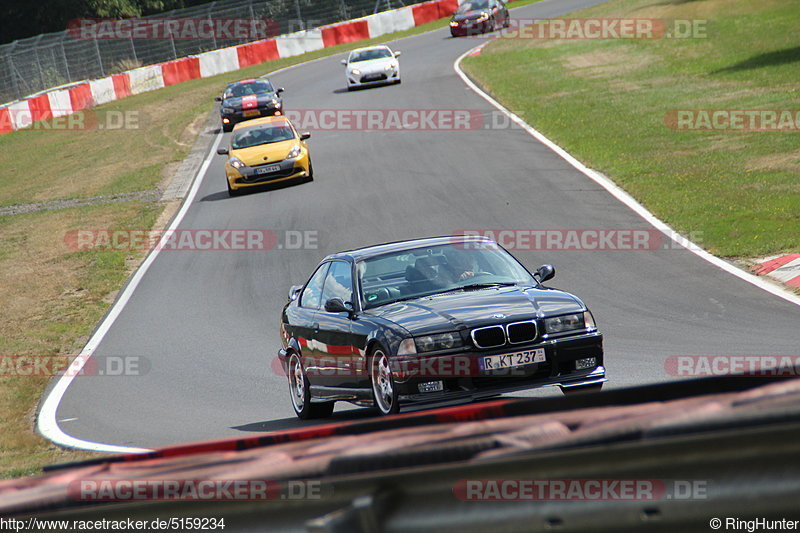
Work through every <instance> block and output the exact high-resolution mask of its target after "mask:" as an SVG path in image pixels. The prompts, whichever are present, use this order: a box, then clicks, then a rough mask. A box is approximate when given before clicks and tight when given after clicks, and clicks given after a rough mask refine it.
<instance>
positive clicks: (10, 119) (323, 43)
mask: <svg viewBox="0 0 800 533" xmlns="http://www.w3.org/2000/svg"><path fill="white" fill-rule="evenodd" d="M458 4H459V0H430V1H428V2H423V3H421V4H414V5H410V6H405V7H401V8H398V9H392V10H389V11H383V12H381V13H375V14H374V15H368V16H366V17H361V18H358V19H353V20H347V21H343V22H338V23H336V24H331V25H329V26H322V27H320V28H315V29H313V30H307V31H306V30H304V31H300V32H295V33H290V34H287V35H281V36H278V37H275V38H272V39H264V40H261V41H254V42H251V43H246V44H241V45H238V46H232V47H229V48H221V49H218V50H213V51H210V52H204V53H202V54H197V55H193V56H188V57H183V58H179V59H175V60H174V61H167V62H165V63H158V64H156V65H148V66H145V67H140V68H137V69H133V70H129V71H127V72H122V73H120V74H114V75H112V76H108V77H105V78H102V79H99V80H86V81H82V82H77V83H72V84H68V85H64V86H62V87H55V88H53V89H50V90H47V91H43V92H41V93H37V94H35V95H31V96H28V97H26V98H23V99H21V100H17V101H15V102H10V103H7V104H2V105H0V135H2V134H5V133H11V132H12V131H16V130H20V129H23V128H27V127H29V126H31V125H32V124H33V123H34V122H41V121H44V120H49V119H52V118H57V117H62V116H67V115H71V114H73V113H76V112H78V111H81V110H83V109H87V108H91V107H94V106H98V105H101V104H105V103H108V102H111V101H114V100H119V99H121V98H126V97H128V96H132V95H136V94H141V93H144V92H147V91H154V90H157V89H161V88H163V87H168V86H170V85H175V84H178V83H183V82H186V81H190V80H194V79H199V78H208V77H210V76H216V75H218V74H223V73H226V72H233V71H236V70H239V69H241V68H244V67H249V66H251V65H259V64H261V63H265V62H267V61H272V60H275V59H281V58H286V57H292V56H296V55H300V54H304V53H306V52H313V51H315V50H322V49H323V48H329V47H331V46H336V45H340V44H347V43H354V42H358V41H363V40H366V39H372V38H374V37H379V36H382V35H387V34H390V33H395V32H398V31H403V30H408V29H411V28H414V27H416V26H422V25H423V24H427V23H429V22H433V21H435V20H439V19H442V18H447V17H449V16H450V15H452V14H453V12H454V11H455V10H456V9H457V8H458Z"/></svg>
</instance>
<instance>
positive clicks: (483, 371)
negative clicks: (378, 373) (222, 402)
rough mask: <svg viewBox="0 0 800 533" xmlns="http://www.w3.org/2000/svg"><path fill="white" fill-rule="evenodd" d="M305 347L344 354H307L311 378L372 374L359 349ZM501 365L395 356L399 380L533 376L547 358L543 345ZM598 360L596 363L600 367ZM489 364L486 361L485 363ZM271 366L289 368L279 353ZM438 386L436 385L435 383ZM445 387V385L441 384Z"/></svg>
mask: <svg viewBox="0 0 800 533" xmlns="http://www.w3.org/2000/svg"><path fill="white" fill-rule="evenodd" d="M304 347H305V348H308V349H309V350H310V351H314V350H319V351H322V352H327V353H331V354H334V353H337V352H339V353H340V355H329V356H328V355H319V356H315V355H304V356H303V369H304V370H305V373H306V375H307V376H310V377H323V378H325V377H366V376H368V375H369V370H368V369H367V363H366V358H365V357H364V356H363V355H356V354H353V352H355V351H357V348H355V347H350V346H330V345H326V344H323V343H320V342H319V341H314V340H312V341H304ZM498 357H499V358H500V359H498V362H497V366H496V367H495V368H490V367H486V366H481V363H480V362H479V360H478V358H477V357H475V356H474V355H473V356H471V355H446V356H442V355H439V356H433V357H424V356H420V357H413V358H410V359H403V360H401V359H392V361H391V366H392V373H393V374H394V376H395V377H396V378H398V379H408V378H416V379H420V378H430V379H431V380H436V379H451V378H469V377H485V376H487V375H490V376H492V377H498V378H502V377H508V378H515V377H524V376H529V375H530V374H531V372H532V371H533V370H532V368H536V367H535V365H536V364H537V363H544V362H545V361H546V357H545V353H544V350H543V349H542V348H539V349H533V350H519V351H517V352H514V353H508V354H502V355H501V356H498ZM596 364H597V363H596V359H595V361H594V365H595V366H596ZM484 365H485V363H484ZM270 368H271V369H272V372H273V374H275V375H276V376H282V377H285V376H286V369H285V368H284V367H283V363H282V362H281V360H280V358H278V357H277V356H275V357H273V358H272V361H271V363H270ZM434 385H435V384H434ZM441 386H442V387H444V384H443V383H441Z"/></svg>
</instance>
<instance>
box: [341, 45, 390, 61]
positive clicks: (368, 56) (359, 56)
mask: <svg viewBox="0 0 800 533" xmlns="http://www.w3.org/2000/svg"><path fill="white" fill-rule="evenodd" d="M384 57H392V52H391V51H389V49H387V48H376V49H374V50H362V51H360V52H353V53H351V54H350V63H358V62H359V61H371V60H373V59H383V58H384Z"/></svg>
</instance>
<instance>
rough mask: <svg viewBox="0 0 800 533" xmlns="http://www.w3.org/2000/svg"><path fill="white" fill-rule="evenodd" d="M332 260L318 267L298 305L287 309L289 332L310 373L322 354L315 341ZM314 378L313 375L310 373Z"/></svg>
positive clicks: (311, 378)
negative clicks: (326, 279) (317, 321)
mask: <svg viewBox="0 0 800 533" xmlns="http://www.w3.org/2000/svg"><path fill="white" fill-rule="evenodd" d="M329 268H330V262H326V263H323V264H321V265H320V266H319V267H317V270H316V271H315V272H314V274H312V276H311V278H310V279H309V280H308V282H307V283H306V286H305V288H303V290H302V291H301V292H300V296H299V297H298V299H297V305H296V306H289V307H288V308H287V310H286V315H287V316H286V321H287V323H288V324H290V328H291V329H290V330H289V331H287V334H288V335H289V336H290V337H294V338H295V339H296V340H297V343H298V344H299V345H300V351H301V355H302V357H303V367H304V368H305V369H306V373H307V374H309V372H308V369H309V363H310V364H311V366H313V364H314V361H315V360H316V359H317V358H319V356H320V355H321V354H320V352H319V350H318V346H317V343H316V342H315V339H314V337H315V335H316V331H315V327H314V326H315V324H316V314H317V312H318V311H319V308H320V306H321V305H322V303H321V302H322V285H323V283H324V282H325V276H326V275H327V274H328V269H329ZM309 379H310V380H313V375H309Z"/></svg>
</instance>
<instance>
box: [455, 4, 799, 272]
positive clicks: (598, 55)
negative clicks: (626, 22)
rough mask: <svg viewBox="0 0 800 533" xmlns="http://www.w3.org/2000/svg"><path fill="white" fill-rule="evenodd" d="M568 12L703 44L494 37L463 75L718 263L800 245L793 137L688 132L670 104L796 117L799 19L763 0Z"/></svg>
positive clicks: (789, 7) (792, 9)
mask: <svg viewBox="0 0 800 533" xmlns="http://www.w3.org/2000/svg"><path fill="white" fill-rule="evenodd" d="M570 17H571V18H573V17H574V18H579V17H580V18H588V17H596V18H616V17H620V18H625V17H627V18H661V19H685V20H702V21H705V22H704V23H703V25H704V27H705V29H706V36H705V37H696V38H688V39H668V38H664V39H656V40H604V41H588V40H583V41H578V40H531V39H528V40H523V39H504V40H498V41H497V42H494V43H492V44H490V45H489V46H487V47H486V48H484V50H483V52H482V53H481V55H479V56H476V57H469V58H467V59H466V60H465V61H464V67H465V70H466V71H467V72H468V73H469V75H470V76H471V77H472V78H473V79H475V80H476V81H477V82H478V83H480V84H481V85H482V86H483V87H484V88H486V89H488V90H489V91H490V92H491V93H492V94H493V95H494V96H495V97H497V98H499V99H500V100H501V101H502V102H504V104H505V105H507V106H508V107H509V108H510V109H512V110H513V111H514V112H516V113H518V114H519V115H520V116H522V117H523V118H524V119H525V120H526V121H527V122H528V123H530V124H531V125H533V126H534V127H535V128H537V129H538V130H539V131H541V132H543V133H544V134H545V135H547V136H548V137H549V138H550V139H552V140H553V141H554V142H556V143H557V144H559V145H560V146H562V147H564V148H565V149H566V150H567V151H569V152H570V153H572V154H573V155H575V156H576V157H577V158H578V159H579V160H581V161H583V162H584V163H585V164H587V165H588V166H590V167H591V168H594V169H597V170H599V171H600V172H603V173H604V174H606V175H608V176H610V177H611V178H612V179H613V180H614V181H615V182H616V183H617V184H619V185H620V186H622V187H623V188H624V189H625V190H627V191H628V192H629V193H631V194H632V195H633V196H634V197H635V198H637V200H639V201H640V202H642V203H643V204H644V205H645V206H646V207H647V208H648V209H649V210H650V211H652V212H653V213H655V214H656V216H658V217H659V218H661V219H663V220H665V221H666V222H667V223H669V224H670V225H672V226H673V227H675V228H676V229H678V230H679V231H681V232H685V233H689V232H691V234H692V235H699V239H697V240H699V242H700V244H702V245H703V246H704V247H706V248H707V249H709V250H710V251H711V252H712V253H715V254H717V255H720V256H724V257H732V258H742V257H758V256H766V255H769V254H777V253H781V252H790V251H797V250H800V208H798V206H800V182H798V179H797V176H798V173H799V172H800V132H798V131H792V132H788V131H762V132H744V131H722V130H716V131H687V130H680V129H674V127H673V128H671V127H668V126H667V123H668V122H669V120H666V117H668V116H669V113H670V112H671V111H672V110H696V109H714V110H753V109H770V110H784V109H794V110H795V111H798V110H800V108H799V107H798V105H797V102H798V97H800V85H799V84H798V78H799V77H800V38H799V37H798V34H797V32H796V31H795V29H796V28H797V26H798V24H800V11H798V10H797V6H796V5H795V4H794V3H792V2H784V1H782V0H763V1H760V2H739V1H736V0H699V1H693V2H686V1H685V0H666V1H661V2H653V1H652V0H611V1H609V2H607V3H605V4H601V5H599V6H597V7H594V8H590V9H585V10H582V11H579V12H576V13H573V14H571V15H570Z"/></svg>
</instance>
